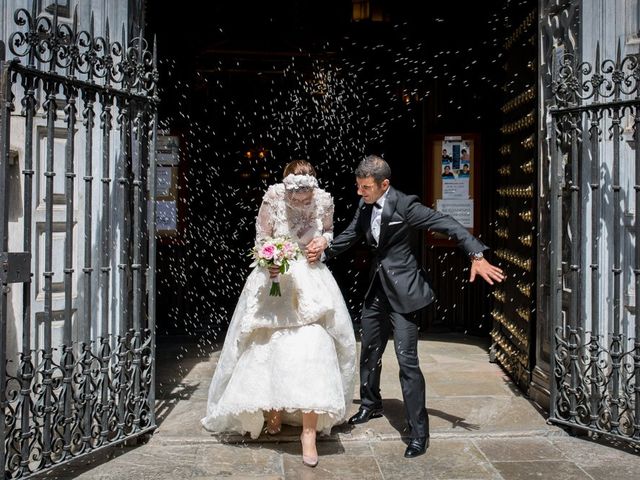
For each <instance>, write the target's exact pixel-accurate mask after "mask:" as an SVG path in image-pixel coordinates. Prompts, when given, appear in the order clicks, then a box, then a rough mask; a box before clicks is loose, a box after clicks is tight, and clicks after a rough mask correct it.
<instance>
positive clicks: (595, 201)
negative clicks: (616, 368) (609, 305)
mask: <svg viewBox="0 0 640 480" xmlns="http://www.w3.org/2000/svg"><path fill="white" fill-rule="evenodd" d="M596 64H597V65H598V66H599V60H598V55H596ZM596 68H598V67H596ZM589 130H590V131H589V134H590V137H591V138H590V140H591V149H590V150H591V181H590V183H589V187H590V189H591V264H590V268H591V339H590V347H589V369H590V379H591V394H590V402H591V404H590V415H591V418H590V421H591V427H592V428H595V427H596V425H597V422H598V418H599V415H598V406H599V404H600V389H599V386H598V382H599V375H598V357H599V355H600V280H599V273H600V272H599V266H598V265H599V257H600V215H601V212H600V203H601V200H600V114H599V110H594V111H592V112H591V127H590V129H589Z"/></svg>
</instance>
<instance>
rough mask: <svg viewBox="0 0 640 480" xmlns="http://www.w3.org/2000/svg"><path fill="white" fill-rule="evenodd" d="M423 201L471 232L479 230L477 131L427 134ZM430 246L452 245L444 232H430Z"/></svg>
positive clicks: (428, 240) (428, 236) (478, 150)
mask: <svg viewBox="0 0 640 480" xmlns="http://www.w3.org/2000/svg"><path fill="white" fill-rule="evenodd" d="M425 147H426V148H425V152H426V158H425V168H424V172H425V178H424V191H425V194H426V198H425V203H426V204H427V205H429V206H430V207H431V208H433V209H435V210H438V211H439V212H442V213H445V214H447V215H450V216H451V217H453V218H454V219H456V220H457V221H458V222H460V223H461V224H462V225H464V226H465V227H466V228H467V229H468V230H469V231H470V232H471V234H473V235H475V234H476V233H475V232H476V231H477V230H478V229H479V226H478V217H479V215H478V212H479V208H480V206H479V201H478V199H479V197H480V195H479V190H480V183H479V178H480V175H479V173H480V168H481V162H480V137H479V135H478V134H473V133H467V134H440V135H431V136H429V137H427V144H426V146H425ZM427 242H428V243H429V244H431V245H451V246H455V241H453V240H449V239H448V238H446V237H445V236H444V235H441V234H438V233H430V234H429V235H427Z"/></svg>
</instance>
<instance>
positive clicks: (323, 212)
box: [201, 183, 355, 438]
mask: <svg viewBox="0 0 640 480" xmlns="http://www.w3.org/2000/svg"><path fill="white" fill-rule="evenodd" d="M320 235H323V236H324V237H326V238H327V240H328V241H330V240H331V239H332V236H333V200H332V198H331V195H329V194H328V193H327V192H325V191H324V190H321V189H319V188H315V189H314V192H313V197H312V201H311V203H310V204H309V205H306V206H299V207H294V206H293V205H291V204H290V203H289V202H288V201H287V198H286V195H285V188H284V185H283V184H281V183H280V184H276V185H273V186H271V187H269V189H268V190H267V192H266V194H265V196H264V199H263V202H262V205H261V207H260V211H259V213H258V218H257V219H256V237H257V238H256V241H257V242H258V243H260V242H261V241H262V240H263V239H264V238H266V237H282V236H287V237H289V238H291V239H292V240H294V241H296V242H298V244H299V245H300V248H301V249H304V247H305V245H306V244H307V243H308V242H309V241H310V240H312V239H313V238H314V237H317V236H320ZM270 287H271V280H270V278H269V273H268V271H267V270H266V269H264V268H261V267H259V266H258V267H256V268H255V269H254V270H253V271H252V272H251V274H250V275H249V277H248V278H247V281H246V283H245V285H244V288H243V290H242V293H241V294H240V299H239V300H238V304H237V306H236V309H235V312H234V314H233V317H232V319H231V323H230V325H229V329H228V331H227V336H226V338H225V342H224V346H223V348H222V352H221V354H220V359H219V361H218V365H217V367H216V371H215V373H214V375H213V379H212V381H211V386H210V387H209V400H208V402H207V416H206V417H204V418H203V419H202V420H201V422H202V425H203V426H204V427H205V428H206V429H207V430H209V431H212V432H216V433H220V432H229V431H233V432H239V433H242V434H245V433H247V432H248V433H249V434H250V435H251V437H252V438H257V437H258V436H259V435H260V432H261V431H262V428H263V424H264V412H266V411H269V410H282V411H283V416H282V422H283V423H286V424H289V425H301V424H302V412H310V411H314V412H316V413H318V426H317V430H318V431H321V432H323V433H324V434H329V432H330V430H331V427H332V426H333V425H336V424H339V423H342V422H343V421H344V420H345V419H346V415H347V413H348V411H347V410H348V406H349V405H350V403H351V399H352V394H353V387H354V378H355V338H354V333H353V326H352V323H351V318H350V316H349V313H348V311H347V307H346V305H345V303H344V299H343V298H342V294H341V292H340V290H339V288H338V285H337V284H336V282H335V280H334V278H333V275H332V274H331V272H330V271H329V270H328V269H327V267H326V266H325V265H324V264H323V263H320V262H317V263H315V264H309V263H308V262H307V260H306V259H305V258H304V256H302V257H301V258H300V259H298V260H294V261H293V262H292V264H291V267H290V269H289V271H288V272H287V273H286V274H285V275H281V276H280V287H281V291H282V296H281V297H272V296H269V289H270Z"/></svg>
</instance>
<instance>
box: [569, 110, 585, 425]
mask: <svg viewBox="0 0 640 480" xmlns="http://www.w3.org/2000/svg"><path fill="white" fill-rule="evenodd" d="M570 119H571V120H570V121H571V159H570V161H571V183H570V184H569V189H568V190H569V192H571V197H570V198H569V202H570V205H571V220H570V228H571V243H572V247H571V248H570V249H569V250H570V252H571V253H570V258H569V262H570V263H569V273H568V277H569V278H568V280H569V282H570V283H569V284H570V285H571V287H570V288H571V301H570V303H569V314H568V319H567V324H568V327H569V362H570V372H571V374H570V375H571V378H570V383H571V390H570V393H571V395H570V397H569V401H570V411H569V416H570V418H571V421H577V418H576V417H577V416H578V411H577V408H578V381H579V379H580V376H581V375H580V366H579V365H578V361H579V360H578V354H579V348H580V336H579V331H578V328H579V325H580V322H581V314H580V250H581V249H580V237H581V236H580V232H579V229H580V214H579V210H580V205H581V203H582V202H581V199H580V171H579V170H580V168H579V164H580V160H579V158H578V138H577V135H578V128H580V119H581V114H579V113H578V114H574V115H571V117H570Z"/></svg>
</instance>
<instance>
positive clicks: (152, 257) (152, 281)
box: [147, 42, 158, 425]
mask: <svg viewBox="0 0 640 480" xmlns="http://www.w3.org/2000/svg"><path fill="white" fill-rule="evenodd" d="M156 51H157V48H156V45H155V42H154V65H155V52H156ZM154 100H155V92H154ZM152 128H153V131H152V136H151V152H150V155H149V208H150V209H151V211H150V213H149V270H148V271H149V279H148V282H147V284H148V292H149V310H148V312H149V313H148V321H149V325H148V328H149V336H150V337H151V338H150V344H151V367H150V368H151V384H150V385H149V416H150V421H151V425H155V424H156V414H155V400H156V387H155V370H156V152H157V149H158V147H157V145H158V109H157V106H156V105H154V106H153V127H152Z"/></svg>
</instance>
